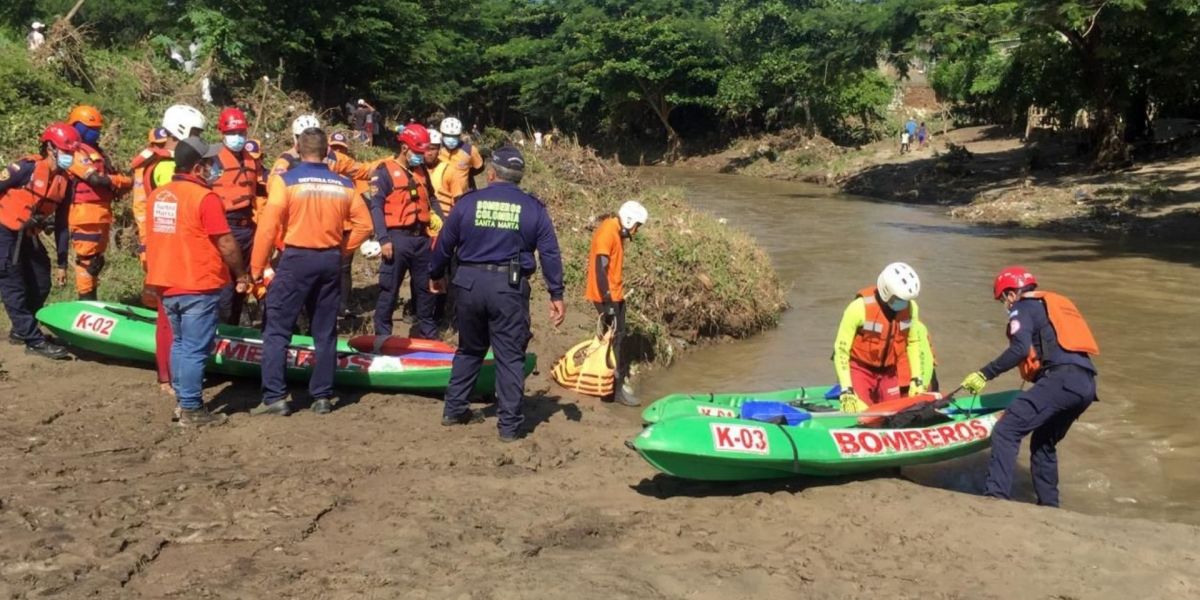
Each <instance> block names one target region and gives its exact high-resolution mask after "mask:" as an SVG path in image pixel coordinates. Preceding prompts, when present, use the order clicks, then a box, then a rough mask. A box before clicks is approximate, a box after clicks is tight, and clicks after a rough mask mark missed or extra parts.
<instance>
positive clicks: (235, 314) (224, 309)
mask: <svg viewBox="0 0 1200 600" xmlns="http://www.w3.org/2000/svg"><path fill="white" fill-rule="evenodd" d="M231 219H232V217H231ZM229 232H230V233H231V234H233V239H234V240H236V241H237V244H238V248H239V249H240V250H241V251H242V268H243V269H246V270H247V272H249V269H250V252H251V251H252V250H253V249H254V232H255V228H254V224H253V223H251V224H249V225H248V226H241V225H234V224H233V223H230V225H229ZM232 277H233V273H232V272H230V278H231V279H232ZM234 285H235V284H230V285H228V286H226V287H225V288H224V289H222V290H221V321H222V322H224V323H229V324H230V325H237V324H238V323H239V322H240V321H241V320H242V308H243V307H245V305H246V295H245V294H238V293H235V290H234Z"/></svg>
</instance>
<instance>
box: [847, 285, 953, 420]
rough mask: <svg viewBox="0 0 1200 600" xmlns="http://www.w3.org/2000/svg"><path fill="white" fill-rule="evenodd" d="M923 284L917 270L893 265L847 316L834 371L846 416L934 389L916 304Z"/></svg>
mask: <svg viewBox="0 0 1200 600" xmlns="http://www.w3.org/2000/svg"><path fill="white" fill-rule="evenodd" d="M920 291H921V280H920V278H919V277H917V272H916V271H914V270H913V268H912V267H910V266H908V265H906V264H904V263H892V264H890V265H888V266H887V267H885V268H884V269H883V271H881V272H880V273H879V277H878V279H877V280H876V285H875V286H874V287H869V288H866V289H863V290H861V291H859V292H858V294H857V295H856V296H855V298H854V300H853V301H852V302H850V305H849V306H847V307H846V310H845V312H844V313H843V314H842V321H841V324H840V325H839V326H838V332H837V338H836V339H835V340H834V345H833V365H834V371H835V372H836V373H837V378H838V384H839V385H840V386H841V397H840V400H841V405H842V411H844V412H863V411H865V410H867V409H868V408H869V407H870V405H873V404H879V403H880V402H885V401H887V400H892V399H895V398H899V397H901V394H902V392H903V391H904V390H903V389H902V388H905V387H907V388H908V389H907V391H908V394H909V395H910V396H915V395H918V394H921V393H924V392H925V391H926V390H929V389H932V384H931V380H932V379H933V349H932V348H931V347H930V344H929V336H928V332H927V331H926V329H925V326H924V325H923V324H921V321H920V316H919V314H918V308H917V303H916V298H917V294H919V293H920Z"/></svg>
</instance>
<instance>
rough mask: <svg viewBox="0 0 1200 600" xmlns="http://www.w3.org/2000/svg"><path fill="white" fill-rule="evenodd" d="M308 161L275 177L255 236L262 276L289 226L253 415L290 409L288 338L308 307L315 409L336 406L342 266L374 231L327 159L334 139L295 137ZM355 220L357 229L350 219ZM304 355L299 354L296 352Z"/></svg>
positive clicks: (255, 264)
mask: <svg viewBox="0 0 1200 600" xmlns="http://www.w3.org/2000/svg"><path fill="white" fill-rule="evenodd" d="M296 149H297V151H298V152H299V156H300V159H301V162H299V163H298V164H297V165H296V166H295V167H294V168H292V169H290V170H288V171H285V172H284V173H282V174H280V175H279V176H278V177H275V178H274V179H272V180H271V181H270V183H269V184H268V188H269V189H268V191H267V205H266V207H264V208H263V212H262V215H261V219H260V221H259V224H258V233H257V234H256V235H255V238H254V254H253V257H252V258H251V260H250V273H251V276H252V277H253V279H254V281H255V282H256V283H258V282H261V281H262V278H263V273H264V271H266V269H267V267H268V264H269V260H270V258H271V253H272V252H273V251H274V250H275V242H276V239H277V238H278V237H279V236H280V234H281V233H282V236H283V243H284V250H283V254H282V256H281V257H280V259H279V265H278V266H276V267H275V277H274V281H273V282H272V283H271V285H270V286H269V287H268V288H267V296H266V310H267V312H268V313H269V314H270V318H269V319H267V320H266V324H265V326H264V330H263V353H262V394H263V397H262V404H260V405H259V406H258V407H256V408H255V409H254V410H252V411H251V413H252V414H257V415H263V414H273V415H280V416H286V415H288V414H291V407H290V406H288V403H287V400H286V397H287V393H288V390H287V384H286V382H285V381H284V374H285V371H286V369H287V367H288V366H294V365H288V364H287V361H288V343H289V342H290V340H291V337H292V328H294V327H295V326H296V319H297V317H298V316H299V315H300V311H301V310H306V311H307V313H308V315H309V316H310V318H311V328H312V336H313V340H314V344H313V345H314V349H315V358H313V362H312V375H311V376H310V378H309V383H308V390H309V393H310V394H311V396H312V399H313V403H312V409H313V411H314V412H316V413H318V414H326V413H328V412H329V411H331V410H332V409H333V404H332V399H333V374H334V370H335V369H336V367H337V309H338V302H339V296H340V295H341V289H340V287H339V281H338V280H339V277H338V271H339V265H340V263H341V256H342V254H343V253H344V252H346V251H347V249H348V248H350V247H357V246H359V245H361V244H362V242H363V240H365V239H366V238H367V236H368V235H370V233H371V215H370V213H369V212H368V211H367V207H366V205H365V204H363V203H362V202H356V201H355V198H354V184H353V183H352V182H351V181H350V180H349V179H347V178H345V177H342V176H339V175H336V174H335V173H333V172H332V171H331V170H330V168H329V165H328V164H327V163H326V162H325V158H326V157H327V156H328V155H329V142H328V140H327V138H326V137H325V132H323V131H321V130H320V129H317V128H310V129H308V130H305V131H303V132H301V133H300V135H298V136H297V137H296ZM347 220H349V221H350V222H351V223H352V224H353V229H351V231H350V236H349V238H347V237H346V236H345V234H344V224H345V222H346V221H347ZM297 359H298V357H297Z"/></svg>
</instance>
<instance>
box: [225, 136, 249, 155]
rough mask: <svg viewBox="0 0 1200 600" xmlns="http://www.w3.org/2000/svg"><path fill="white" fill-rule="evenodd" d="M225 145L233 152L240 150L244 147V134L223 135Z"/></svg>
mask: <svg viewBox="0 0 1200 600" xmlns="http://www.w3.org/2000/svg"><path fill="white" fill-rule="evenodd" d="M225 147H226V148H229V149H230V150H233V151H234V152H241V151H242V148H245V147H246V136H244V135H227V136H225Z"/></svg>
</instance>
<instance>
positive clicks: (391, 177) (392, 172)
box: [368, 123, 438, 340]
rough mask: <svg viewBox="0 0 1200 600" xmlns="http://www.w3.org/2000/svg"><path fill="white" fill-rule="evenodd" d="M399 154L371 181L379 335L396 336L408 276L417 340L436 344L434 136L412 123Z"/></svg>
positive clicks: (380, 167)
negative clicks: (378, 259)
mask: <svg viewBox="0 0 1200 600" xmlns="http://www.w3.org/2000/svg"><path fill="white" fill-rule="evenodd" d="M397 139H398V140H400V151H399V153H397V154H396V156H395V158H391V159H388V160H385V161H383V164H381V165H379V168H377V169H376V170H375V173H374V175H373V176H372V177H371V189H370V192H369V194H370V200H369V202H368V204H369V205H370V207H371V221H372V223H373V225H374V227H375V239H376V240H378V241H379V242H380V243H381V244H382V247H383V254H382V257H383V264H382V265H381V266H380V267H379V299H378V301H377V302H376V303H375V335H391V334H392V315H393V314H394V313H395V312H396V301H397V298H399V294H400V284H401V283H402V282H403V281H404V276H405V274H408V276H409V290H410V291H411V293H412V298H413V309H414V310H413V312H414V314H415V315H416V323H415V324H414V327H413V331H412V335H413V336H414V337H418V338H424V339H431V340H432V339H437V337H438V331H437V323H436V322H435V321H434V296H433V294H432V293H431V292H430V291H429V260H430V258H431V255H430V239H429V218H430V202H431V201H432V198H433V187H432V186H431V185H430V183H429V171H428V170H426V169H425V153H426V152H427V151H428V150H429V130H427V129H425V126H424V125H421V124H419V123H413V124H410V125H407V126H405V127H404V129H403V130H402V131H401V132H400V135H398V136H397Z"/></svg>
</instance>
